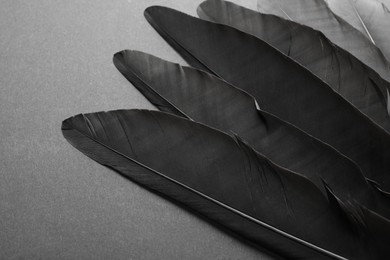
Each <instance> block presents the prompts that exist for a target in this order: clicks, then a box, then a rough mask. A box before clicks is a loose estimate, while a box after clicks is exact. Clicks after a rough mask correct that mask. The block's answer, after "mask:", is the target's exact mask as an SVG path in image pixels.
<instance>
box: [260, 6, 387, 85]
mask: <svg viewBox="0 0 390 260" xmlns="http://www.w3.org/2000/svg"><path fill="white" fill-rule="evenodd" d="M258 10H259V11H260V12H261V13H268V14H274V15H277V16H279V17H282V18H285V19H289V20H292V21H295V22H298V23H301V24H304V25H307V26H309V27H312V28H313V29H315V30H318V31H321V32H322V33H324V35H325V36H326V37H327V38H328V39H330V40H331V41H332V42H333V43H334V44H336V45H338V46H339V47H341V48H343V49H344V50H346V51H348V52H350V53H351V54H352V55H354V56H355V57H356V58H358V59H359V60H360V61H362V62H363V63H364V64H366V65H367V66H369V67H371V68H372V69H374V70H375V71H376V72H377V73H378V74H379V75H381V77H382V78H384V79H385V80H387V81H390V64H389V62H388V60H387V59H386V58H385V56H384V55H383V53H382V52H381V50H379V48H378V47H377V46H375V45H374V44H373V43H372V42H371V40H370V39H369V38H368V37H366V35H363V34H362V33H361V32H360V31H358V30H357V29H355V28H354V27H353V26H351V25H350V24H348V23H347V22H346V21H344V20H343V19H342V18H340V17H339V16H337V15H335V14H334V13H333V12H332V11H331V10H330V8H329V6H328V5H327V4H326V3H325V2H324V0H309V1H300V0H258Z"/></svg>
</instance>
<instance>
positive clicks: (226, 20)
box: [198, 0, 390, 131]
mask: <svg viewBox="0 0 390 260" xmlns="http://www.w3.org/2000/svg"><path fill="white" fill-rule="evenodd" d="M221 10H222V11H221ZM198 14H199V16H200V17H201V18H202V19H205V20H209V21H212V22H217V23H221V24H226V25H229V26H232V27H234V28H237V29H239V30H242V31H244V32H246V33H249V34H251V35H254V36H256V37H258V38H260V39H261V40H263V41H265V42H267V43H268V44H270V45H272V46H273V47H275V48H276V49H278V50H279V51H281V52H282V53H284V54H285V55H287V56H289V57H290V58H291V59H293V60H295V61H297V62H298V63H300V64H301V65H302V66H304V67H306V68H307V69H309V70H310V71H311V72H312V73H313V74H315V75H316V76H318V77H319V78H321V79H322V80H323V81H325V82H326V83H328V84H329V86H330V87H332V89H333V90H335V91H336V92H338V93H340V94H341V95H342V96H343V97H344V98H346V99H347V100H348V101H350V102H351V103H352V104H353V105H355V106H356V107H357V108H358V109H359V110H360V111H362V112H363V113H364V114H366V115H367V116H368V117H370V118H371V119H373V120H374V121H375V122H376V123H377V124H379V125H380V126H382V127H383V128H385V129H387V131H389V129H390V116H389V113H390V112H389V110H390V108H388V106H389V105H388V97H387V93H388V89H390V82H388V81H385V80H383V79H382V78H381V77H380V76H379V75H378V74H377V73H375V72H374V71H373V70H372V69H371V68H369V67H367V66H366V65H364V64H363V63H361V62H360V61H359V60H358V59H356V58H355V57H354V56H352V55H351V54H350V53H348V52H346V51H345V50H343V49H341V48H339V47H337V46H336V45H334V44H333V43H332V42H331V41H329V40H328V39H327V38H326V37H325V36H324V35H323V34H322V33H321V32H318V31H315V30H313V29H311V28H309V27H307V26H303V25H300V24H297V23H295V22H292V21H287V20H284V19H282V18H279V17H277V16H274V15H267V14H260V13H258V12H255V11H253V10H250V9H246V8H243V7H241V6H238V5H235V4H233V3H231V2H226V1H223V0H208V1H205V2H203V3H202V4H201V5H200V6H199V8H198Z"/></svg>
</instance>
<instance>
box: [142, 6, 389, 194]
mask: <svg viewBox="0 0 390 260" xmlns="http://www.w3.org/2000/svg"><path fill="white" fill-rule="evenodd" d="M145 16H146V18H147V20H148V21H149V22H150V24H151V25H152V26H153V27H154V28H155V29H156V30H157V31H158V32H159V33H160V34H161V35H162V36H163V37H164V39H166V40H167V42H168V43H169V44H171V45H172V46H173V47H174V48H175V49H176V50H177V51H178V52H179V53H180V54H181V55H182V56H183V58H184V59H185V60H186V61H187V62H189V63H190V64H191V65H192V66H194V67H197V68H200V69H203V70H207V71H208V72H211V73H213V74H215V75H217V76H219V77H220V78H223V79H224V80H226V81H227V82H229V83H231V84H232V85H234V86H236V87H238V88H240V89H242V90H244V91H246V92H248V93H249V94H251V95H253V97H255V98H256V100H257V101H258V102H259V103H260V104H261V107H262V109H263V110H264V111H267V112H269V113H272V114H274V115H276V116H277V117H280V118H281V119H283V120H286V121H288V122H290V123H292V124H293V125H295V126H297V127H299V128H300V129H302V130H303V131H305V132H307V133H309V134H310V135H313V136H315V137H317V138H318V139H320V140H322V141H324V142H325V143H328V144H330V145H331V146H333V147H334V148H336V149H338V150H339V151H340V152H341V153H343V154H345V155H346V156H348V157H349V158H351V159H352V160H354V161H355V162H356V163H357V164H358V165H359V166H360V167H361V168H362V170H363V172H364V174H365V175H366V176H367V177H368V178H369V179H372V180H374V181H376V182H377V183H379V184H380V185H382V189H384V190H385V191H388V190H390V177H389V174H390V149H388V148H389V147H390V136H389V134H388V133H387V132H386V131H384V130H383V129H382V128H380V127H378V126H377V125H376V124H375V123H373V122H372V121H371V120H369V119H368V118H367V117H365V116H364V115H363V114H361V113H360V112H359V111H358V110H357V109H356V108H355V107H353V106H352V105H350V104H349V103H348V102H346V101H345V100H344V99H343V98H342V97H341V96H339V95H338V94H337V93H335V92H334V91H333V90H332V89H331V88H330V87H329V86H328V85H326V84H325V83H324V82H323V81H321V80H320V79H319V78H318V77H316V76H314V75H313V74H312V73H311V72H310V71H308V70H307V69H305V68H303V67H302V66H300V65H299V64H298V63H296V62H294V61H293V60H291V59H290V58H288V57H287V56H285V55H283V54H282V53H280V52H279V51H277V50H276V49H274V48H272V47H271V46H270V45H268V44H266V43H265V42H263V41H261V40H260V39H258V38H256V37H254V36H251V35H248V34H246V33H243V32H241V31H238V30H236V29H234V28H231V27H228V26H225V25H220V24H214V23H211V22H207V21H203V20H200V19H197V18H195V17H191V16H189V15H186V14H183V13H181V12H178V11H175V10H173V9H169V8H164V7H157V6H155V7H149V8H148V9H146V11H145Z"/></svg>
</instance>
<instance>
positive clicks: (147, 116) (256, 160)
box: [62, 110, 388, 259]
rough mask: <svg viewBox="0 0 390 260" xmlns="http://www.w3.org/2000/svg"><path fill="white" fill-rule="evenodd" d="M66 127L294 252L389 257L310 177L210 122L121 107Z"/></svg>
mask: <svg viewBox="0 0 390 260" xmlns="http://www.w3.org/2000/svg"><path fill="white" fill-rule="evenodd" d="M62 132H63V134H64V136H65V138H66V139H67V140H68V141H69V142H70V143H71V144H72V145H73V146H74V147H76V148H77V149H79V150H80V151H81V152H83V153H84V154H86V155H87V156H89V157H91V158H92V159H94V160H95V161H97V162H99V163H101V164H103V165H105V166H108V167H110V168H113V169H114V170H116V171H118V172H119V173H121V174H123V175H125V176H127V177H130V178H131V179H133V180H135V181H137V182H139V183H141V184H143V185H146V186H147V187H149V188H151V189H153V190H156V191H159V192H161V193H163V194H165V195H168V196H170V197H171V198H173V199H175V200H177V201H179V202H182V203H184V204H186V205H187V206H190V207H192V208H193V209H195V210H197V211H198V212H200V213H202V214H204V215H206V216H208V217H209V218H211V219H214V220H217V221H218V222H220V223H221V224H222V225H225V226H227V227H229V228H231V229H233V230H235V231H236V232H240V233H241V234H243V235H245V236H247V237H249V238H250V239H251V240H254V241H256V242H257V243H260V244H261V245H264V246H266V247H268V248H270V249H272V250H275V251H276V252H278V253H281V254H282V255H285V256H287V257H290V258H302V257H305V258H306V257H311V258H316V259H318V258H325V257H336V258H341V257H340V255H341V256H346V257H353V258H356V259H358V258H359V259H363V258H367V257H384V256H385V254H388V252H382V251H380V252H379V251H378V248H376V245H373V244H371V243H370V240H367V241H365V240H366V238H367V237H364V238H363V240H361V239H359V238H358V237H356V235H355V233H354V232H353V231H352V229H350V228H349V226H348V223H350V222H348V221H346V220H345V219H342V218H340V217H339V215H338V214H337V213H335V210H334V209H332V205H331V204H330V203H329V202H328V201H327V200H326V198H325V197H324V196H323V195H322V193H321V192H320V191H319V190H318V189H317V188H316V187H315V186H314V185H313V184H312V183H311V182H310V181H308V180H307V179H306V178H304V177H302V176H299V175H297V174H294V173H292V172H289V171H287V170H284V169H283V168H280V167H278V166H276V165H274V164H273V163H272V162H270V161H268V160H267V159H266V158H264V157H263V156H261V155H260V154H257V153H255V152H254V151H253V150H252V149H251V148H250V147H248V146H247V145H246V144H245V143H243V142H242V141H240V140H239V139H237V138H236V139H233V138H231V137H229V136H228V135H225V134H223V133H222V132H219V131H216V130H213V129H211V128H208V127H206V126H204V125H201V124H198V123H195V122H192V121H189V120H185V119H182V118H179V117H176V116H171V115H168V114H164V113H161V112H153V111H134V110H119V111H111V112H100V113H93V114H85V115H77V116H75V117H72V118H69V119H67V120H65V121H64V122H63V124H62ZM308 223H310V229H309V230H307V227H308V226H307V225H308ZM306 241H310V242H306ZM339 241H343V243H339Z"/></svg>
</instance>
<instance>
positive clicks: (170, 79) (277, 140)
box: [114, 50, 390, 218]
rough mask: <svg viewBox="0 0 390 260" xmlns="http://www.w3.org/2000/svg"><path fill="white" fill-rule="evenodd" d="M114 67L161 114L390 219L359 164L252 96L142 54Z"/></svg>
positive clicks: (128, 54)
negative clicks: (232, 137)
mask: <svg viewBox="0 0 390 260" xmlns="http://www.w3.org/2000/svg"><path fill="white" fill-rule="evenodd" d="M114 64H115V66H116V67H117V68H118V70H119V71H120V72H121V73H122V74H123V75H124V76H125V77H126V78H127V79H128V80H129V81H130V82H132V83H133V84H134V86H135V87H137V89H138V90H140V91H141V93H143V94H144V95H145V97H146V98H148V99H149V100H150V101H151V102H152V103H153V104H154V105H155V106H157V107H158V108H159V109H160V110H161V111H165V112H169V113H173V114H175V115H178V116H182V117H186V118H189V119H192V120H195V121H198V122H201V123H203V124H206V125H209V126H212V127H214V128H217V129H219V130H221V131H224V132H226V133H230V132H234V133H236V134H238V135H239V136H240V137H241V138H243V139H244V140H245V141H247V142H248V143H249V144H250V145H251V146H252V147H253V148H254V149H255V150H257V151H258V152H260V153H261V154H263V155H264V156H266V157H267V158H269V159H270V160H272V161H273V162H275V163H276V164H278V165H280V166H282V167H285V168H287V169H289V170H291V171H294V172H298V173H300V174H303V175H305V176H306V177H308V178H309V179H310V180H311V181H312V182H314V183H316V184H317V186H318V187H322V181H323V180H324V181H325V182H326V183H327V184H328V185H329V186H330V187H331V188H332V189H333V191H334V192H335V193H336V194H337V195H338V196H339V197H341V198H342V199H344V200H348V201H350V200H351V201H358V202H359V203H360V204H362V205H365V206H366V207H368V208H370V209H371V210H374V211H377V212H379V213H380V214H382V215H383V216H385V217H387V218H390V209H389V206H390V205H388V201H385V199H384V198H383V196H382V195H379V196H378V194H374V193H373V189H372V188H371V187H370V186H369V185H368V183H367V182H366V181H365V179H364V177H363V175H362V173H361V170H360V169H359V168H358V167H357V166H356V164H355V163H353V162H352V161H351V160H349V159H348V158H346V157H345V156H343V155H341V154H340V153H339V152H337V151H336V150H334V149H333V148H332V147H330V146H328V145H326V144H324V143H323V142H321V141H319V140H317V139H315V138H314V137H311V136H309V135H307V134H306V133H304V132H302V131H301V130H299V129H297V128H296V127H294V126H293V125H291V124H288V123H286V122H284V121H282V120H280V119H279V118H277V117H275V116H273V115H271V114H269V113H267V112H265V111H262V110H261V109H258V108H256V101H255V99H254V98H253V97H251V96H250V95H249V94H247V93H245V92H243V91H241V90H239V89H237V88H235V87H233V86H231V85H229V84H228V83H226V82H225V81H222V80H220V79H219V78H217V77H215V76H212V75H210V74H208V73H206V72H203V71H199V70H196V69H193V68H189V67H183V66H180V65H179V64H175V63H171V62H167V61H164V60H162V59H159V58H157V57H155V56H152V55H148V54H146V53H142V52H138V51H129V50H125V51H121V52H118V53H116V54H115V55H114ZM260 106H261V104H260Z"/></svg>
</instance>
